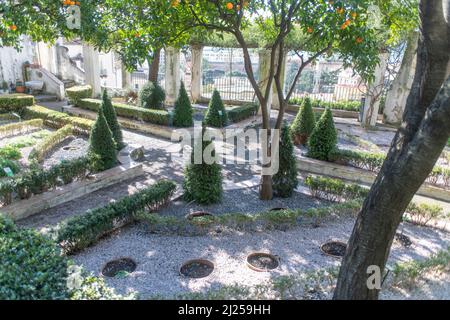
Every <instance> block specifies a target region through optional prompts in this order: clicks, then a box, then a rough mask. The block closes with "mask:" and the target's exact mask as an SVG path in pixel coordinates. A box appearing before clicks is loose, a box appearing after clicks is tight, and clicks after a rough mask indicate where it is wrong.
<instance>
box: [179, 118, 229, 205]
mask: <svg viewBox="0 0 450 320" xmlns="http://www.w3.org/2000/svg"><path fill="white" fill-rule="evenodd" d="M205 130H206V128H205V127H203V130H202V131H203V132H202V137H203V136H204V132H205ZM197 143H201V147H202V156H201V160H202V161H201V163H194V150H192V154H191V161H190V163H189V164H188V165H187V166H186V168H185V170H184V182H183V189H184V200H185V201H196V202H197V203H200V204H212V203H217V202H220V200H221V199H222V169H221V167H220V165H219V164H218V163H216V162H214V163H212V164H207V163H206V162H205V159H204V151H205V149H206V148H207V147H208V146H209V145H210V144H211V143H214V142H212V141H204V140H203V139H201V141H197ZM197 147H198V146H197ZM212 155H213V156H214V157H215V150H213V151H212Z"/></svg>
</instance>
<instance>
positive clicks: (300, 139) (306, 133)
mask: <svg viewBox="0 0 450 320" xmlns="http://www.w3.org/2000/svg"><path fill="white" fill-rule="evenodd" d="M315 124H316V119H315V117H314V111H313V108H312V106H311V100H310V99H309V98H306V99H305V100H303V103H302V105H301V106H300V109H299V110H298V113H297V116H296V117H295V119H294V122H292V125H291V132H292V138H293V139H294V144H296V145H300V144H306V143H307V141H308V138H309V137H310V135H311V133H312V132H313V130H314V126H315Z"/></svg>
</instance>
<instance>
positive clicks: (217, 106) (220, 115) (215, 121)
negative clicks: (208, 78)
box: [205, 90, 228, 128]
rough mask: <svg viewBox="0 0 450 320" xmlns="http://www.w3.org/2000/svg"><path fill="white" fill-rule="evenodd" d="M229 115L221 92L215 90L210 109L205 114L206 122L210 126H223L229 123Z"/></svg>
mask: <svg viewBox="0 0 450 320" xmlns="http://www.w3.org/2000/svg"><path fill="white" fill-rule="evenodd" d="M227 122H228V115H227V112H226V110H225V107H224V105H223V102H222V98H220V93H219V91H217V90H214V92H213V95H212V98H211V101H210V102H209V106H208V111H207V112H206V115H205V123H206V125H208V126H211V127H215V128H222V127H224V126H226V125H227Z"/></svg>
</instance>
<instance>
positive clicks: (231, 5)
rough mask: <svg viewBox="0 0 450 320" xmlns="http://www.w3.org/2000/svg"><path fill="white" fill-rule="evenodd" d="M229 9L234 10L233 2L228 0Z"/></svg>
mask: <svg viewBox="0 0 450 320" xmlns="http://www.w3.org/2000/svg"><path fill="white" fill-rule="evenodd" d="M227 9H228V10H232V9H233V4H232V3H231V2H227Z"/></svg>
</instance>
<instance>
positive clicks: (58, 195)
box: [0, 163, 144, 220]
mask: <svg viewBox="0 0 450 320" xmlns="http://www.w3.org/2000/svg"><path fill="white" fill-rule="evenodd" d="M143 174H144V170H143V168H142V164H134V163H127V164H124V165H120V166H117V167H114V168H112V169H109V170H106V171H103V172H100V173H98V174H95V175H93V179H86V180H83V181H75V182H73V183H71V184H68V185H65V186H62V187H61V188H59V189H57V190H54V191H49V192H45V193H43V194H40V195H36V196H33V197H32V198H30V199H26V200H21V201H17V202H14V203H12V204H10V205H8V206H6V207H4V208H0V214H4V215H6V216H9V217H10V218H11V219H13V220H20V219H24V218H27V217H29V216H32V215H34V214H37V213H39V212H42V211H44V210H48V209H50V208H53V207H56V206H58V205H61V204H63V203H66V202H69V201H72V200H75V199H77V198H80V197H83V196H85V195H87V194H89V193H92V192H95V191H97V190H100V189H103V188H106V187H109V186H111V185H114V184H116V183H119V182H121V181H125V180H129V179H133V178H136V177H138V176H141V175H143Z"/></svg>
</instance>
